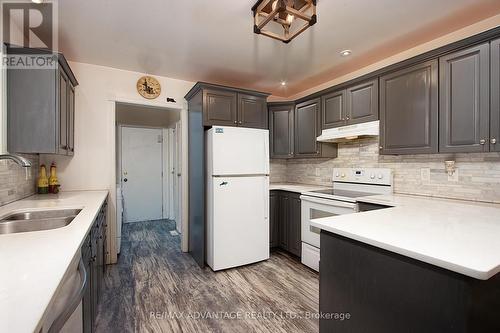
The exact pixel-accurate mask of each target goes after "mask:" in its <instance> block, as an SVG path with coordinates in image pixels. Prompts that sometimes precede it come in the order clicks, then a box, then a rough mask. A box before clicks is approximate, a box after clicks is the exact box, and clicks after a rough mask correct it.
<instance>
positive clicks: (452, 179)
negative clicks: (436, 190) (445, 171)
mask: <svg viewBox="0 0 500 333" xmlns="http://www.w3.org/2000/svg"><path fill="white" fill-rule="evenodd" d="M448 181H449V182H458V169H455V172H453V175H451V176H450V175H448Z"/></svg>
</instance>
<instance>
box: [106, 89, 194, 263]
mask: <svg viewBox="0 0 500 333" xmlns="http://www.w3.org/2000/svg"><path fill="white" fill-rule="evenodd" d="M117 103H123V104H131V105H136V106H146V107H147V106H153V107H157V108H158V107H159V108H163V109H165V110H175V111H180V123H181V128H182V140H181V150H182V161H181V166H182V170H181V186H180V191H181V193H182V199H183V200H182V209H181V217H180V219H181V221H180V223H181V224H182V231H183V232H182V234H181V251H182V252H188V242H189V230H188V227H189V226H188V172H187V170H188V155H187V153H188V136H187V133H188V129H187V126H188V113H187V112H188V108H187V102H186V101H185V100H183V102H182V103H171V102H169V103H166V102H163V101H160V100H158V101H148V100H144V99H130V98H123V97H119V96H111V97H110V98H109V99H108V112H109V114H110V117H107V119H109V120H108V121H110V122H111V124H110V125H111V126H109V127H110V128H111V129H112V130H111V131H110V132H109V133H108V140H109V142H111V143H112V144H111V150H112V151H111V152H110V154H109V161H108V162H107V163H109V164H111V165H112V168H111V173H110V174H109V178H108V179H109V183H108V184H109V185H108V189H109V192H110V193H109V200H108V211H107V214H108V215H107V216H108V217H109V218H108V235H107V242H108V243H107V246H108V249H109V253H108V254H107V259H106V263H108V264H113V263H116V262H117V259H118V257H117V253H116V169H117V168H116V163H117V162H116V160H117V158H116V140H117V138H116V104H117Z"/></svg>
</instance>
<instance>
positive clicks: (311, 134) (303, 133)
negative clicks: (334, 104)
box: [294, 98, 321, 157]
mask: <svg viewBox="0 0 500 333" xmlns="http://www.w3.org/2000/svg"><path fill="white" fill-rule="evenodd" d="M320 105H321V104H320V99H319V98H316V99H313V100H310V101H307V102H304V103H301V104H298V105H297V106H296V107H295V117H294V121H295V145H294V156H296V157H316V156H318V155H320V154H321V150H320V146H319V143H318V142H317V141H316V138H317V137H318V136H319V134H320V133H319V132H320V129H319V115H320Z"/></svg>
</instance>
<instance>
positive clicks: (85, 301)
mask: <svg viewBox="0 0 500 333" xmlns="http://www.w3.org/2000/svg"><path fill="white" fill-rule="evenodd" d="M82 259H83V263H84V264H85V271H86V272H87V285H86V287H85V292H84V293H83V298H82V317H83V318H82V320H83V333H91V332H92V328H93V319H92V287H91V280H92V277H91V273H92V271H91V260H92V258H91V253H90V235H89V236H87V239H86V240H85V241H84V243H83V246H82Z"/></svg>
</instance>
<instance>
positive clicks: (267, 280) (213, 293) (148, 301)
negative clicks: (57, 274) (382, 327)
mask: <svg viewBox="0 0 500 333" xmlns="http://www.w3.org/2000/svg"><path fill="white" fill-rule="evenodd" d="M173 229H174V223H173V222H172V221H150V222H140V223H131V224H126V225H125V226H124V229H123V236H122V237H123V238H122V250H121V254H120V256H119V260H118V264H116V265H112V266H108V269H107V273H106V277H105V287H104V288H105V291H104V296H103V299H102V301H101V304H100V306H99V313H98V317H97V332H245V333H247V332H286V333H289V332H317V331H318V320H317V319H313V318H311V317H310V316H309V315H308V314H309V313H315V312H317V311H318V299H319V297H318V275H317V274H316V273H315V272H313V271H311V270H309V269H308V268H306V267H305V266H303V265H301V264H300V263H299V262H297V261H296V260H294V259H292V258H291V257H289V256H288V255H287V254H285V253H281V252H277V253H273V254H272V256H271V258H270V259H269V260H267V261H264V262H261V263H257V264H253V265H249V266H245V267H239V268H235V269H230V270H226V271H222V272H217V273H214V272H213V271H212V270H210V268H206V269H200V268H199V267H198V266H197V265H196V263H195V262H194V260H193V259H192V258H191V257H190V256H189V255H188V254H185V253H182V252H181V251H180V249H179V248H180V245H179V243H180V238H179V236H178V235H172V234H170V231H171V230H173Z"/></svg>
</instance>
